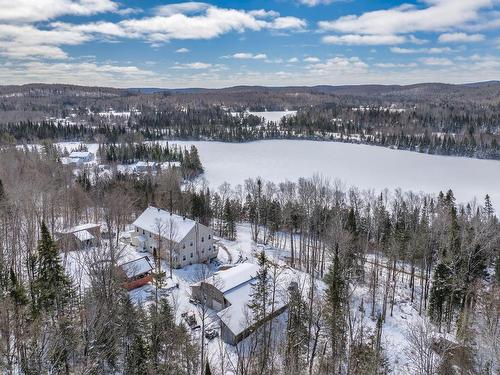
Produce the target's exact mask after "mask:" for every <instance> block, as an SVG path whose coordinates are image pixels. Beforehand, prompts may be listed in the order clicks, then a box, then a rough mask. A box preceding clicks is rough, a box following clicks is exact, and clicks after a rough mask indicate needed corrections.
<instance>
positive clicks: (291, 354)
mask: <svg viewBox="0 0 500 375" xmlns="http://www.w3.org/2000/svg"><path fill="white" fill-rule="evenodd" d="M289 292H290V297H289V301H288V322H287V329H286V353H285V369H286V372H287V373H289V374H298V373H300V369H301V368H302V365H304V364H305V361H304V353H305V352H306V351H307V347H308V340H307V336H308V331H307V321H308V311H307V304H306V303H305V301H304V299H303V298H302V295H301V294H300V291H299V289H298V287H297V285H296V284H292V285H291V286H290V289H289Z"/></svg>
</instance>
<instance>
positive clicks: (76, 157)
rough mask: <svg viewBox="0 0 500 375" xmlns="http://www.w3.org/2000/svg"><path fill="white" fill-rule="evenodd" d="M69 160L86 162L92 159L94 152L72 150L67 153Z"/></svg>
mask: <svg viewBox="0 0 500 375" xmlns="http://www.w3.org/2000/svg"><path fill="white" fill-rule="evenodd" d="M69 160H71V161H73V162H74V163H75V164H80V163H88V162H91V161H92V160H94V154H93V153H91V152H90V151H73V152H72V153H71V154H69Z"/></svg>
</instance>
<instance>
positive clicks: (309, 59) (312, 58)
mask: <svg viewBox="0 0 500 375" xmlns="http://www.w3.org/2000/svg"><path fill="white" fill-rule="evenodd" d="M304 61H305V62H307V63H317V62H320V61H321V59H320V58H318V57H316V56H307V57H306V58H305V59H304Z"/></svg>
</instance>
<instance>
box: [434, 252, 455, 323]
mask: <svg viewBox="0 0 500 375" xmlns="http://www.w3.org/2000/svg"><path fill="white" fill-rule="evenodd" d="M450 278H451V270H450V267H449V266H448V265H447V264H446V263H445V262H444V261H443V260H441V261H440V262H439V263H438V264H437V265H436V268H435V269H434V276H433V278H432V287H431V291H430V298H429V317H430V318H431V319H432V320H433V321H434V322H435V323H437V324H438V326H439V328H441V322H442V319H443V313H444V306H445V303H446V301H447V300H448V298H449V296H450V294H451V292H452V290H451V285H450Z"/></svg>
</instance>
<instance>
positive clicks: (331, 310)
mask: <svg viewBox="0 0 500 375" xmlns="http://www.w3.org/2000/svg"><path fill="white" fill-rule="evenodd" d="M325 284H326V287H327V289H326V293H325V315H326V321H327V325H328V329H329V333H330V343H331V346H332V357H333V361H332V364H333V369H332V373H335V372H336V371H337V368H336V366H340V364H341V361H342V356H343V355H344V353H345V343H346V333H347V322H346V314H347V312H348V311H347V306H348V305H347V298H348V297H347V283H346V281H345V280H344V274H343V268H342V263H341V261H340V258H339V249H338V245H336V248H335V255H334V259H333V263H332V264H331V265H330V269H329V271H328V273H327V275H326V276H325Z"/></svg>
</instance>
